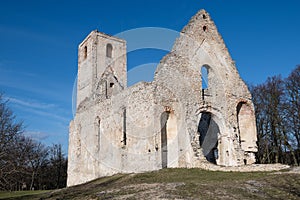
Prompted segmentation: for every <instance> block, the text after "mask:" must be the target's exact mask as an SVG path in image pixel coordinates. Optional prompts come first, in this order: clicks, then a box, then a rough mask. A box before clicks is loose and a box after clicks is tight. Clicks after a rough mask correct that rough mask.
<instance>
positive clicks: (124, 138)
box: [123, 108, 127, 145]
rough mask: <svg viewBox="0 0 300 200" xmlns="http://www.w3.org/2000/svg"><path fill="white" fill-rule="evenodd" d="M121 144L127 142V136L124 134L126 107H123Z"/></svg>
mask: <svg viewBox="0 0 300 200" xmlns="http://www.w3.org/2000/svg"><path fill="white" fill-rule="evenodd" d="M123 144H124V145H126V144H127V136H126V108H123Z"/></svg>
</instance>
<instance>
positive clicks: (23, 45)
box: [0, 0, 300, 152]
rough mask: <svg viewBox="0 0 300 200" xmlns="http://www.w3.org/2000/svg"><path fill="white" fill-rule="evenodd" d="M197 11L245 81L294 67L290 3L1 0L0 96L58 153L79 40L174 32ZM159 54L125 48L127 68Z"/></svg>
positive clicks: (295, 7)
mask: <svg viewBox="0 0 300 200" xmlns="http://www.w3.org/2000/svg"><path fill="white" fill-rule="evenodd" d="M202 8H204V9H206V10H207V11H208V12H209V13H210V15H211V17H212V18H213V20H214V21H215V23H216V25H217V27H218V29H219V32H220V33H221V35H222V36H223V38H224V40H225V43H226V45H227V47H228V49H229V51H230V53H231V56H232V57H233V59H234V60H235V61H236V65H237V68H238V70H239V72H240V74H241V76H242V78H243V79H244V80H245V81H246V82H248V83H254V84H258V83H262V82H263V81H264V80H265V79H266V78H267V77H268V76H272V75H277V74H282V76H283V77H285V76H287V75H288V74H289V73H290V72H291V70H292V69H293V68H294V67H295V66H296V65H297V64H300V61H299V60H300V39H299V36H300V12H299V9H300V1H297V0H286V1H279V0H278V1H274V0H272V1H271V0H264V1H258V0H251V1H250V0H249V1H248V0H243V1H241V0H226V1H224V0H187V1H183V0H163V1H162V0H151V1H142V0H140V1H133V0H127V1H124V0H123V1H121V0H111V1H91V0H86V1H76V0H73V1H64V0H26V1H23V0H9V1H4V0H2V1H0V44H1V45H0V91H2V92H4V93H5V95H6V97H7V98H9V99H10V106H11V108H12V109H13V111H14V112H15V114H16V115H17V118H18V119H20V120H23V121H24V124H25V125H26V134H27V135H31V136H32V137H34V138H36V139H39V140H41V141H42V142H44V143H46V144H52V143H61V144H63V146H64V149H65V152H66V151H67V143H68V141H67V140H68V124H69V121H70V120H71V119H72V118H73V116H72V87H73V83H74V80H75V78H76V72H77V46H78V44H79V43H80V42H81V41H82V40H83V39H84V38H85V37H86V35H87V34H88V33H89V32H90V31H92V30H95V29H98V30H99V31H101V32H105V33H108V34H111V35H115V34H118V33H120V32H123V31H126V30H130V29H134V28H140V27H162V28H168V29H172V30H175V31H180V30H181V29H182V28H183V26H184V25H185V24H186V23H187V22H188V21H189V19H190V18H191V17H192V16H193V15H194V14H195V13H196V12H197V11H198V10H200V9H202ZM165 53H166V51H162V50H158V49H141V50H136V51H132V52H130V53H129V55H128V68H129V69H132V68H135V67H136V66H140V65H144V64H147V63H158V62H159V60H160V59H161V57H162V56H163V55H165ZM154 65H155V64H153V65H152V66H154ZM150 71H151V70H150ZM149 73H150V72H149Z"/></svg>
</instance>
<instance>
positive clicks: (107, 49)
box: [106, 43, 113, 58]
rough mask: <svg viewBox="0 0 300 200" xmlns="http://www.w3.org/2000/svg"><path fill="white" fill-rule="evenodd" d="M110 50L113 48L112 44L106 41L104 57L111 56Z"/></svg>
mask: <svg viewBox="0 0 300 200" xmlns="http://www.w3.org/2000/svg"><path fill="white" fill-rule="evenodd" d="M112 50H113V47H112V45H111V44H110V43H108V44H107V45H106V57H108V58H111V57H112Z"/></svg>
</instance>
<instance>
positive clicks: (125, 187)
mask: <svg viewBox="0 0 300 200" xmlns="http://www.w3.org/2000/svg"><path fill="white" fill-rule="evenodd" d="M4 195H5V193H0V199H1V197H5V196H4ZM7 195H8V194H7V193H6V199H7V198H8V196H7ZM11 195H13V194H11ZM15 195H16V193H15ZM11 199H39V200H42V199H53V200H62V199H64V200H65V199H78V200H79V199H80V200H84V199H300V174H299V173H290V172H288V171H285V172H220V171H217V172H213V171H206V170H201V169H163V170H159V171H155V172H147V173H141V174H117V175H114V176H110V177H104V178H99V179H97V180H94V181H91V182H89V183H86V184H82V185H79V186H74V187H69V188H65V189H60V190H54V191H44V192H43V193H40V192H39V194H27V196H25V195H24V194H23V195H21V196H19V197H17V196H14V197H13V198H11Z"/></svg>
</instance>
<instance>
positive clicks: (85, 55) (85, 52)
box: [83, 46, 87, 59]
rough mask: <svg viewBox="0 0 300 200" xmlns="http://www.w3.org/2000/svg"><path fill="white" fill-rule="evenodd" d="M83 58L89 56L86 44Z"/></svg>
mask: <svg viewBox="0 0 300 200" xmlns="http://www.w3.org/2000/svg"><path fill="white" fill-rule="evenodd" d="M83 58H84V59H86V58H87V46H85V47H84V49H83Z"/></svg>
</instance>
